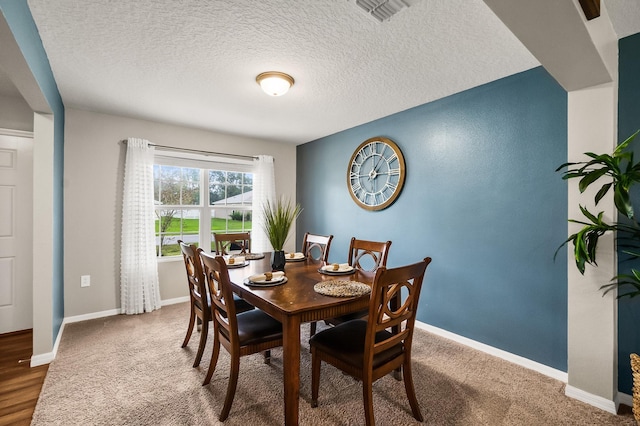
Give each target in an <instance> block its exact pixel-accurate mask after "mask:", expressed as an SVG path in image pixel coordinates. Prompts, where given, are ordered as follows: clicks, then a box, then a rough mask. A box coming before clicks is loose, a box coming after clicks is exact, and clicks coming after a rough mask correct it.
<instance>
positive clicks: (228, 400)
mask: <svg viewBox="0 0 640 426" xmlns="http://www.w3.org/2000/svg"><path fill="white" fill-rule="evenodd" d="M239 371H240V356H239V355H231V371H230V373H229V384H228V385H227V396H226V397H225V398H224V406H223V407H222V412H221V413H220V417H218V420H220V421H221V422H224V421H225V420H226V419H227V417H228V416H229V411H231V404H233V397H234V396H235V395H236V386H237V385H238V372H239Z"/></svg>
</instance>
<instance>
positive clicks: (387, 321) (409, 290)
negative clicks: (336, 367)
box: [364, 257, 431, 365]
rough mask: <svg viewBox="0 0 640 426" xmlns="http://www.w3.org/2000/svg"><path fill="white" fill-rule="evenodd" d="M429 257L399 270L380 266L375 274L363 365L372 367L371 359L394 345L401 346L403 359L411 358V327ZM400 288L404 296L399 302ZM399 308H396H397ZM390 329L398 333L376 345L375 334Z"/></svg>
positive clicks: (414, 319) (429, 260)
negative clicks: (404, 357)
mask: <svg viewBox="0 0 640 426" xmlns="http://www.w3.org/2000/svg"><path fill="white" fill-rule="evenodd" d="M429 263H431V258H430V257H426V258H424V259H423V260H422V261H421V262H418V263H414V264H412V265H407V266H401V267H399V268H393V269H387V268H386V267H384V266H382V267H380V268H378V270H377V271H376V275H375V277H374V279H373V284H372V287H371V299H370V300H371V302H370V304H369V317H368V320H367V334H366V337H365V353H364V356H365V358H364V361H365V364H367V363H368V364H369V365H372V363H373V357H374V356H375V355H376V354H378V353H380V352H383V351H385V350H387V349H389V348H391V347H393V346H396V345H398V344H402V345H403V349H404V351H403V352H404V353H405V356H410V355H411V342H412V339H413V327H414V325H415V321H416V311H417V310H418V300H419V299H420V290H421V289H422V281H423V280H424V276H425V272H426V269H427V266H429ZM403 289H404V290H405V293H406V294H407V296H406V299H404V301H403V302H402V303H398V299H400V298H401V297H402V293H403ZM398 305H400V306H398ZM390 328H394V329H396V330H398V332H396V333H394V334H392V335H391V336H390V337H389V338H388V339H386V340H382V341H379V342H377V343H376V333H377V332H379V331H383V330H387V329H390Z"/></svg>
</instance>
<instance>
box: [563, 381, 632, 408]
mask: <svg viewBox="0 0 640 426" xmlns="http://www.w3.org/2000/svg"><path fill="white" fill-rule="evenodd" d="M564 394H565V395H567V396H568V397H569V398H573V399H577V400H578V401H582V402H584V403H587V404H589V405H592V406H594V407H596V408H599V409H601V410H604V411H607V412H609V413H611V414H617V413H618V407H617V404H616V403H615V401H611V400H608V399H606V398H603V397H601V396H598V395H594V394H592V393H589V392H585V391H583V390H582V389H578V388H576V387H573V386H571V385H567V386H565V388H564ZM618 395H620V394H618Z"/></svg>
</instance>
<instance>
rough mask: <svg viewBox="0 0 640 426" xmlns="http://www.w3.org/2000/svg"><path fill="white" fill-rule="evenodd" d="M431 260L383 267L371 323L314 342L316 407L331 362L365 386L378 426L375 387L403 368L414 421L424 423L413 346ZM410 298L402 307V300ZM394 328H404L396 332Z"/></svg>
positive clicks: (369, 417)
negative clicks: (323, 369) (322, 369)
mask: <svg viewBox="0 0 640 426" xmlns="http://www.w3.org/2000/svg"><path fill="white" fill-rule="evenodd" d="M429 263H431V258H429V257H427V258H425V259H424V260H423V261H421V262H418V263H414V264H412V265H407V266H402V267H399V268H393V269H387V268H385V267H380V268H378V270H377V271H376V275H375V278H374V280H373V285H372V288H371V298H370V305H369V313H368V319H367V320H362V319H355V320H351V321H348V322H345V323H343V324H340V325H338V326H336V327H332V328H329V329H326V330H323V331H320V332H318V333H317V334H316V335H315V336H313V337H311V339H310V340H309V344H310V346H311V364H312V372H311V406H312V407H317V406H318V393H319V388H320V366H321V361H325V362H326V363H329V364H331V365H333V366H335V367H336V368H338V369H340V370H342V371H343V372H345V373H346V374H348V375H350V376H352V377H354V378H356V379H358V380H360V381H362V394H363V400H364V412H365V419H366V424H367V425H373V424H374V416H373V383H374V382H375V381H376V380H378V379H379V378H381V377H383V376H385V375H387V374H389V373H390V372H392V371H395V370H398V369H399V368H401V369H402V372H403V378H404V387H405V391H406V393H407V398H408V399H409V405H410V406H411V412H412V414H413V417H415V418H416V420H418V421H423V417H422V413H421V412H420V406H419V404H418V399H417V398H416V393H415V389H414V385H413V377H412V372H411V343H412V340H413V329H414V325H415V320H416V311H417V309H418V300H419V298H420V290H421V288H422V282H423V279H424V276H425V272H426V269H427V266H428V265H429ZM403 289H404V290H405V292H406V293H407V297H406V299H405V301H404V302H403V303H402V304H401V306H397V305H396V304H395V302H394V301H395V300H396V297H397V296H398V295H400V294H401V293H402V291H403ZM390 328H399V329H400V331H399V332H398V333H391V332H389V331H388V329H390Z"/></svg>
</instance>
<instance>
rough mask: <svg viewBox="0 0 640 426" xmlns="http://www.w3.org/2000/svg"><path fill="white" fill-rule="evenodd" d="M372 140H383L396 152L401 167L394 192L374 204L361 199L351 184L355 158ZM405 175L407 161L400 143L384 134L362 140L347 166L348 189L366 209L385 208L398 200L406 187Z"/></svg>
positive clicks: (356, 201)
mask: <svg viewBox="0 0 640 426" xmlns="http://www.w3.org/2000/svg"><path fill="white" fill-rule="evenodd" d="M372 142H381V143H383V144H385V145H387V146H388V147H389V148H390V149H391V150H392V151H393V152H394V154H395V155H396V157H397V158H398V164H399V168H400V171H399V177H398V184H397V186H396V189H395V191H394V192H393V194H392V195H391V196H390V197H389V198H388V199H387V200H385V201H384V202H382V203H380V204H374V205H370V204H366V203H363V202H362V200H360V198H358V197H357V196H356V194H354V191H353V186H352V185H351V171H352V168H353V161H354V160H355V158H356V157H357V155H358V154H359V153H360V151H361V150H362V148H363V147H365V146H367V145H368V144H371V143H372ZM405 177H406V164H405V161H404V155H403V154H402V151H401V150H400V147H398V145H397V144H396V143H395V142H394V141H392V140H391V139H389V138H385V137H382V136H376V137H373V138H369V139H367V140H366V141H364V142H362V143H361V144H360V145H358V147H357V148H356V149H355V150H354V151H353V155H351V159H350V160H349V165H348V166H347V190H348V191H349V195H350V196H351V198H352V199H353V201H354V202H355V203H356V204H357V205H358V206H360V207H361V208H363V209H365V210H369V211H379V210H384V209H386V208H387V207H389V206H390V205H391V204H393V203H394V202H395V201H396V199H397V198H398V196H399V195H400V193H401V192H402V188H403V187H404V181H405Z"/></svg>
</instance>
